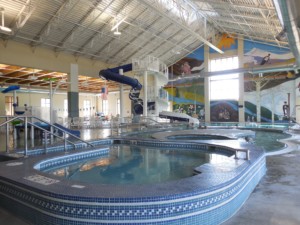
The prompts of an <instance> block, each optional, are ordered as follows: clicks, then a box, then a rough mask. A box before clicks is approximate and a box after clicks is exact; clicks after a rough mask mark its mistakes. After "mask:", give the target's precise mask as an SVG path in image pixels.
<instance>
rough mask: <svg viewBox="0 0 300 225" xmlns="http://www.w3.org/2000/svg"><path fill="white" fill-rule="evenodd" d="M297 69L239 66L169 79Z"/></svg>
mask: <svg viewBox="0 0 300 225" xmlns="http://www.w3.org/2000/svg"><path fill="white" fill-rule="evenodd" d="M291 70H295V66H293V65H289V66H279V67H274V66H273V67H264V66H263V68H262V67H257V68H255V67H253V68H238V69H231V70H223V71H214V72H200V73H195V74H192V75H188V76H184V77H178V78H176V79H170V80H169V81H176V80H179V79H191V78H199V77H212V76H218V75H228V74H236V73H251V74H259V73H271V72H280V71H291Z"/></svg>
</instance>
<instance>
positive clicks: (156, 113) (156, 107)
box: [153, 74, 161, 116]
mask: <svg viewBox="0 0 300 225" xmlns="http://www.w3.org/2000/svg"><path fill="white" fill-rule="evenodd" d="M157 79H158V78H157V76H156V74H155V75H154V96H153V97H154V99H153V100H154V104H155V106H154V107H155V116H158V114H159V102H158V99H159V98H160V97H161V96H159V89H158V80H157Z"/></svg>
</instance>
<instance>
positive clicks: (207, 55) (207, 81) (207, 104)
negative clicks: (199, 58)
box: [204, 45, 210, 123]
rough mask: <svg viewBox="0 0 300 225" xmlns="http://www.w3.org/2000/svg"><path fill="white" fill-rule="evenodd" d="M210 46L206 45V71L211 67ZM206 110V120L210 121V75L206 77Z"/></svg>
mask: <svg viewBox="0 0 300 225" xmlns="http://www.w3.org/2000/svg"><path fill="white" fill-rule="evenodd" d="M208 67H209V47H208V46H207V45H204V72H208V71H209V69H208ZM204 110H205V122H208V123H209V122H210V82H209V77H204Z"/></svg>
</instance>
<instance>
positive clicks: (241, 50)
mask: <svg viewBox="0 0 300 225" xmlns="http://www.w3.org/2000/svg"><path fill="white" fill-rule="evenodd" d="M243 58H244V38H243V37H242V36H239V38H238V59H239V68H243V67H244V63H243V60H242V59H243ZM244 93H245V88H244V73H240V74H239V100H238V105H239V108H238V110H239V122H240V123H244V122H245V101H244Z"/></svg>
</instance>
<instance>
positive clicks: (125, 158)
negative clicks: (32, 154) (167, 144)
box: [46, 145, 228, 185]
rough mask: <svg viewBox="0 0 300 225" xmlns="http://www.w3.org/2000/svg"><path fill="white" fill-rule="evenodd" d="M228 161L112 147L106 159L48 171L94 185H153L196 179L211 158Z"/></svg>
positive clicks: (193, 154) (201, 154)
mask: <svg viewBox="0 0 300 225" xmlns="http://www.w3.org/2000/svg"><path fill="white" fill-rule="evenodd" d="M216 157H217V158H218V161H222V159H224V161H225V160H228V157H226V156H222V155H216V154H208V153H205V152H200V151H190V150H189V151H185V150H172V149H155V148H148V147H137V146H129V145H113V146H111V149H110V154H109V156H108V157H106V158H103V157H102V158H96V159H95V158H93V159H91V160H90V161H84V162H83V161H81V162H78V163H76V164H72V165H68V166H66V167H64V168H56V169H52V170H50V171H46V172H48V173H50V174H54V175H57V176H61V177H64V178H66V179H70V180H75V181H81V182H88V183H94V184H116V185H117V184H153V183H161V182H166V181H171V180H177V179H182V178H185V177H190V176H193V175H194V168H195V167H198V166H200V165H202V164H204V163H208V162H210V161H211V159H212V158H216Z"/></svg>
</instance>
